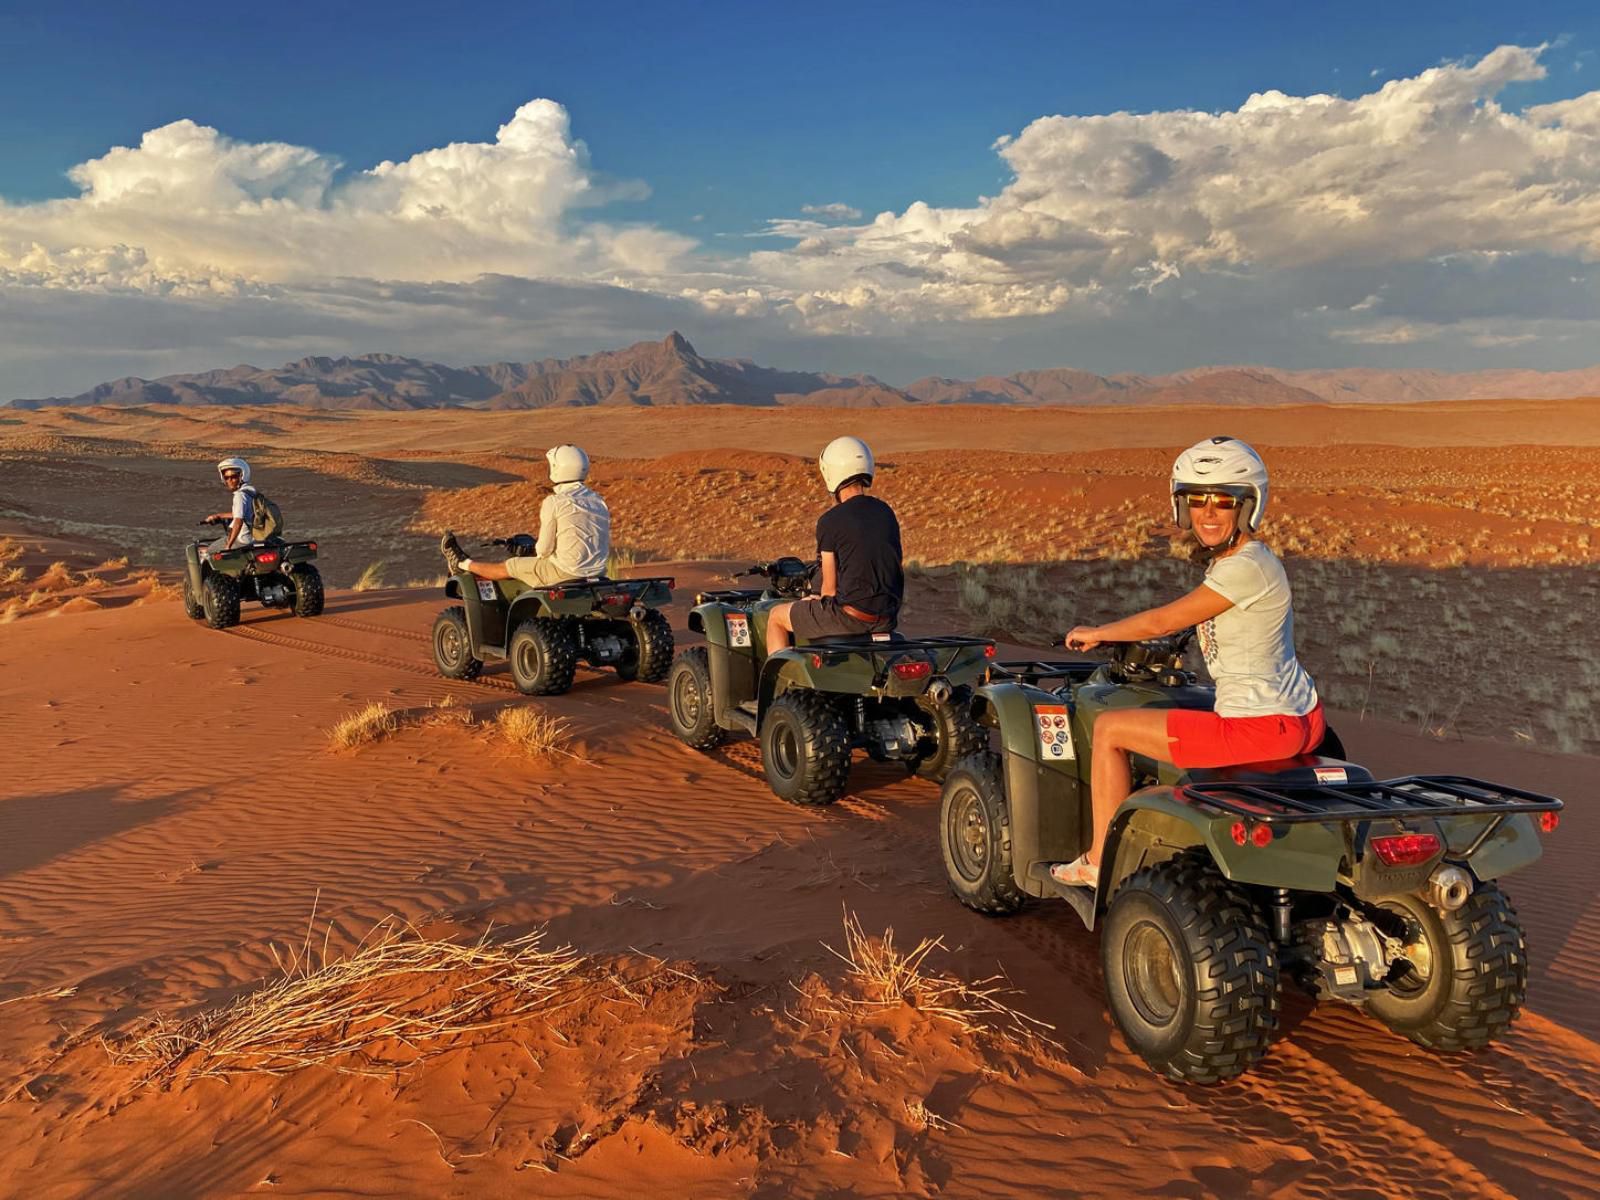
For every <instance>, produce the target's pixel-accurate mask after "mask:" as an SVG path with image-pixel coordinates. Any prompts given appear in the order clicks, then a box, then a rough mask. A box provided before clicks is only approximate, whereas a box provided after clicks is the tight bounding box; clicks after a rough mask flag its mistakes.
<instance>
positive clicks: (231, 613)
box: [200, 571, 239, 629]
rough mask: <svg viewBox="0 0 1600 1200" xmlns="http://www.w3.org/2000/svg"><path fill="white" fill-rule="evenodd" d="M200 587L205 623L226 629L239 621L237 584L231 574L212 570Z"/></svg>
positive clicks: (215, 627) (214, 627)
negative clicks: (220, 573)
mask: <svg viewBox="0 0 1600 1200" xmlns="http://www.w3.org/2000/svg"><path fill="white" fill-rule="evenodd" d="M200 588H201V591H200V607H201V609H202V611H203V612H204V613H205V618H206V624H207V625H209V626H211V628H213V629H227V628H229V627H230V626H233V625H237V624H238V623H239V585H238V583H237V582H235V580H234V579H233V577H232V576H230V575H219V574H217V573H216V572H215V571H213V572H212V573H211V574H209V575H207V576H206V580H205V582H204V583H203V584H201V585H200Z"/></svg>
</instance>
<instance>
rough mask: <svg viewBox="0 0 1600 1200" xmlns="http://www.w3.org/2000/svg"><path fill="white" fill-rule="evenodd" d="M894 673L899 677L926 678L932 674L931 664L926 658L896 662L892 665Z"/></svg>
mask: <svg viewBox="0 0 1600 1200" xmlns="http://www.w3.org/2000/svg"><path fill="white" fill-rule="evenodd" d="M894 673H895V674H896V675H898V676H899V677H900V678H901V679H926V678H927V677H928V676H929V675H932V674H933V664H932V663H931V662H929V661H928V660H927V659H922V660H920V661H918V662H898V663H895V665H894Z"/></svg>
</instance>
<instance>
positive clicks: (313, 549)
mask: <svg viewBox="0 0 1600 1200" xmlns="http://www.w3.org/2000/svg"><path fill="white" fill-rule="evenodd" d="M306 545H307V546H309V547H310V548H311V550H312V552H313V553H314V552H315V551H316V549H317V544H316V543H315V542H307V543H306Z"/></svg>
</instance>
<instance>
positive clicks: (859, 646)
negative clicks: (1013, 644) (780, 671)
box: [795, 633, 994, 687]
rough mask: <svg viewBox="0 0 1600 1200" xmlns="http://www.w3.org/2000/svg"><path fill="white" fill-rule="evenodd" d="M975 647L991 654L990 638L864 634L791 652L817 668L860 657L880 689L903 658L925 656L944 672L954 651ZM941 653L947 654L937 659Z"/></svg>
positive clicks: (810, 643)
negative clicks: (805, 656) (868, 664)
mask: <svg viewBox="0 0 1600 1200" xmlns="http://www.w3.org/2000/svg"><path fill="white" fill-rule="evenodd" d="M978 647H982V649H983V650H984V653H985V654H993V653H994V639H993V638H986V637H972V636H969V635H967V634H941V635H937V636H934V637H915V638H902V637H894V638H886V637H885V638H880V637H878V636H875V635H873V634H870V633H868V634H863V635H862V636H860V637H858V638H838V639H835V638H828V639H826V640H824V641H820V642H808V643H806V644H805V645H804V646H797V647H795V649H797V650H799V651H800V652H801V653H802V654H810V655H811V657H812V659H813V660H814V661H815V662H816V663H817V665H818V666H833V665H835V664H836V663H838V662H839V661H841V660H842V659H845V658H848V657H850V656H851V655H864V656H866V657H867V658H868V659H869V660H870V661H871V663H872V672H873V679H872V685H873V686H874V687H883V686H884V684H885V683H886V682H887V681H888V678H889V671H890V669H891V668H896V667H898V664H900V663H902V662H903V661H905V660H906V659H907V658H920V657H921V656H923V655H928V656H929V657H931V658H932V659H933V662H932V663H931V664H930V670H936V671H948V670H949V669H950V666H951V664H952V663H954V662H955V660H956V656H957V652H958V651H961V650H967V649H974V648H978ZM942 651H949V653H948V654H946V655H943V657H942V658H941V652H942Z"/></svg>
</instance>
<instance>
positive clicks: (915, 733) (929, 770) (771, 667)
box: [667, 558, 994, 805]
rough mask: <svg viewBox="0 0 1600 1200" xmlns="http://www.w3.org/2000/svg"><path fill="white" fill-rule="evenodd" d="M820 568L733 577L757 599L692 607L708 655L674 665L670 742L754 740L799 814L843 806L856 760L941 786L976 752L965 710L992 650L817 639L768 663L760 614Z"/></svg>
mask: <svg viewBox="0 0 1600 1200" xmlns="http://www.w3.org/2000/svg"><path fill="white" fill-rule="evenodd" d="M816 568H817V564H816V563H815V562H811V563H805V562H802V561H801V560H800V559H798V558H780V559H777V560H776V561H774V562H770V563H759V564H757V565H756V566H754V567H751V568H750V569H749V570H748V571H742V572H740V573H739V575H740V576H752V575H753V576H760V577H762V578H764V579H766V580H767V586H766V587H765V588H762V589H732V590H724V591H706V592H701V593H700V594H699V595H697V596H696V597H695V607H694V608H693V609H692V610H691V611H690V613H689V628H690V629H691V630H693V631H694V632H695V633H701V634H704V635H705V639H706V644H705V645H704V646H695V647H692V648H691V649H688V650H685V651H683V653H681V654H679V655H678V658H677V661H675V662H674V663H673V664H672V675H671V677H670V678H669V679H668V682H667V708H668V711H669V714H670V716H671V720H672V731H673V732H674V733H675V734H677V736H678V737H679V739H680V740H682V741H683V742H684V743H686V744H687V745H689V746H692V747H694V748H695V749H696V750H711V749H712V748H714V747H715V746H717V745H719V744H720V743H721V742H722V741H723V740H724V739H725V738H726V737H727V736H728V735H729V734H730V733H735V734H749V735H754V736H757V737H759V738H760V740H761V765H762V769H763V770H764V772H765V773H766V777H767V783H768V785H769V786H770V787H771V788H772V790H773V792H774V793H776V794H777V795H778V796H779V797H781V798H782V799H784V800H789V801H792V802H794V803H796V804H813V805H821V804H832V803H833V802H834V801H835V800H837V799H839V798H840V797H841V796H843V795H844V793H845V789H846V786H847V782H848V779H849V775H850V756H851V753H852V751H854V750H856V749H864V750H865V751H866V752H867V754H868V755H869V756H871V757H872V758H873V759H875V760H877V761H878V762H900V763H904V764H905V765H906V766H907V767H908V768H909V769H910V770H912V771H913V772H915V773H916V774H918V775H921V776H923V777H925V778H928V779H933V780H940V779H943V778H944V776H945V772H947V771H948V770H949V769H950V766H951V764H953V763H954V762H955V761H956V760H957V759H959V758H960V757H962V756H963V755H966V754H970V753H971V752H972V751H973V750H975V749H977V748H978V747H979V746H981V745H982V740H983V731H982V730H981V729H980V728H979V727H978V726H977V725H976V724H974V723H973V721H972V718H971V717H970V715H969V713H968V710H969V707H970V704H971V685H973V684H976V683H978V682H979V681H981V680H982V678H983V675H984V669H985V668H986V667H987V666H988V664H989V662H990V661H991V660H992V659H993V657H994V642H993V641H991V640H990V639H988V638H976V637H924V638H908V637H903V636H901V635H900V634H898V633H895V634H870V635H866V636H858V637H828V638H819V639H817V640H815V641H812V642H805V643H802V644H800V645H798V646H795V647H791V648H789V649H786V650H783V651H781V652H779V653H777V654H774V655H772V656H770V657H769V656H768V655H767V653H766V644H767V614H768V613H769V612H770V611H771V610H772V608H773V606H774V605H776V604H779V603H782V602H783V601H786V600H793V599H798V598H799V597H801V596H804V595H805V594H806V593H807V591H808V590H809V588H810V585H811V582H812V579H813V577H814V574H815V572H816Z"/></svg>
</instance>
